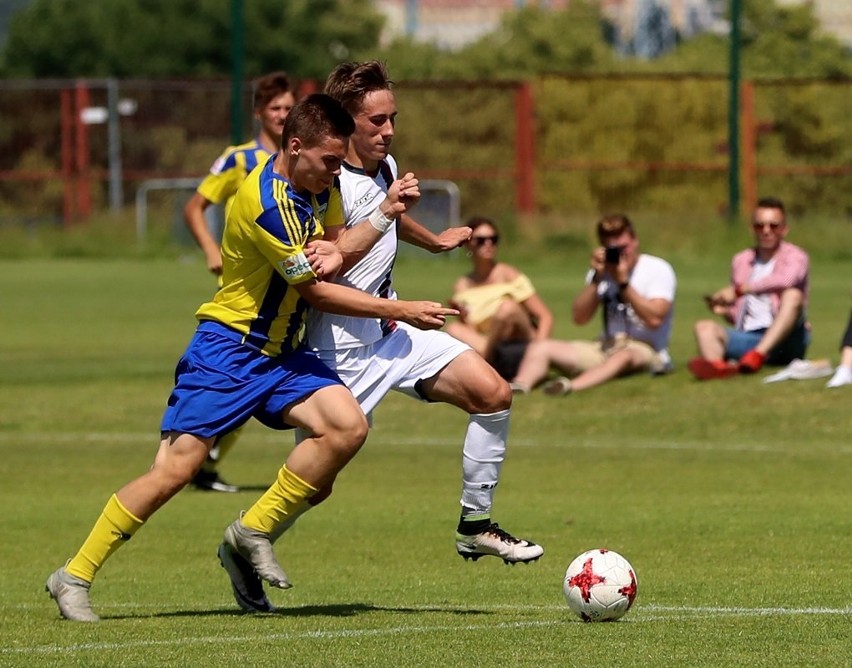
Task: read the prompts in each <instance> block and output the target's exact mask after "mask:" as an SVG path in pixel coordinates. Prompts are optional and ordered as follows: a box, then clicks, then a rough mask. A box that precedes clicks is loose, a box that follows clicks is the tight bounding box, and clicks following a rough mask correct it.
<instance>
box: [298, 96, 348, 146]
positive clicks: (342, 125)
mask: <svg viewBox="0 0 852 668" xmlns="http://www.w3.org/2000/svg"><path fill="white" fill-rule="evenodd" d="M353 132H355V121H354V120H352V116H350V115H349V112H347V111H346V110H345V109H344V108H343V107H342V106H341V104H340V102H338V101H337V100H335V99H334V98H332V97H329V96H328V95H324V94H323V93H313V94H311V95H308V96H307V97H306V98H304V99H303V100H300V101H299V102H297V103H296V105H295V106H294V107H293V109H291V110H290V113H289V114H287V120H285V121H284V132H283V133H282V142H283V144H286V143H287V141H288V140H289V139H292V138H293V137H298V138H299V139H301V140H302V142H303V143H304V144H305V146H307V147H313V146H318V145H319V144H321V143H322V142H323V140H324V139H325V138H326V137H347V138H348V137H349V136H350V135H351V134H352V133H353Z"/></svg>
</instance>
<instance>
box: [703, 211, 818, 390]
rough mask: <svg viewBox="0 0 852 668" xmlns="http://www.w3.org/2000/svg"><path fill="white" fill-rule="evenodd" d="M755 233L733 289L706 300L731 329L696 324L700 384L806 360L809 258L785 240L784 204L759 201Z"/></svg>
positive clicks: (737, 259) (737, 266)
mask: <svg viewBox="0 0 852 668" xmlns="http://www.w3.org/2000/svg"><path fill="white" fill-rule="evenodd" d="M752 229H753V230H754V240H755V244H754V246H753V247H752V248H748V249H746V250H743V251H741V252H739V253H737V254H736V255H735V256H734V259H733V261H732V262H731V282H730V284H729V285H727V286H725V287H724V288H722V289H720V290H717V291H716V292H714V293H713V294H712V295H707V296H706V297H705V298H704V299H705V301H706V302H707V307H708V308H709V309H710V310H711V311H712V312H713V313H714V314H716V315H718V316H721V317H723V318H724V319H725V320H727V322H728V326H724V325H722V324H721V323H719V322H718V321H716V320H699V321H698V322H696V323H695V340H696V342H697V344H698V352H699V353H700V356H699V357H695V358H693V359H692V360H690V362H689V370H690V371H692V373H693V375H694V376H695V377H696V378H698V379H699V380H710V379H713V378H728V377H730V376H734V375H737V374H739V373H755V372H756V371H759V370H760V369H761V368H762V367H763V365H764V364H772V365H780V366H783V365H786V364H789V363H790V362H792V361H793V360H794V359H803V358H804V356H805V351H806V349H807V347H808V343H809V342H810V331H809V330H810V327H809V325H808V323H807V320H806V317H805V309H806V307H807V301H808V255H807V253H806V252H805V251H804V250H802V249H801V248H799V247H798V246H795V245H794V244H791V243H789V242H787V241H785V240H784V239H785V237H786V236H787V232H788V227H787V220H786V215H785V211H784V204H783V203H782V202H781V200H778V199H775V198H772V197H766V198H763V199H761V200H759V201H758V202H757V206H756V207H755V210H754V215H753V216H752Z"/></svg>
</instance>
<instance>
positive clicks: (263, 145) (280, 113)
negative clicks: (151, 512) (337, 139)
mask: <svg viewBox="0 0 852 668" xmlns="http://www.w3.org/2000/svg"><path fill="white" fill-rule="evenodd" d="M295 101H296V99H295V97H294V95H293V86H292V82H291V81H290V78H289V77H288V76H287V74H286V73H285V72H271V73H269V74H267V75H265V76H263V77H260V78H259V79H257V80H256V81H255V82H254V116H255V119H256V120H257V122H258V125H259V128H260V129H259V131H258V134H257V137H255V138H254V139H253V140H251V141H250V142H246V143H245V144H240V145H239V146H229V147H228V148H226V149H225V151H224V152H223V153H222V155H220V156H219V157H218V158H217V159H216V162H214V163H213V166H212V167H211V168H210V173H209V174H208V175H207V176H206V177H205V178H204V180H203V181H202V182H201V184H200V185H199V186H198V189H197V190H196V192H195V193H194V194H193V196H192V197H191V198H190V200H189V202H187V203H186V207H184V211H183V215H184V219H185V221H186V225H187V227H188V228H189V231H190V232H191V233H192V236H193V237H194V238H195V241H196V242H197V243H198V245H199V246H200V247H201V250H202V251H204V256H205V258H206V261H207V268H208V269H209V270H210V271H211V272H213V273H214V274H216V275H217V276H218V277H219V281H220V284H221V280H222V278H221V275H222V253H221V249H220V248H219V243H218V241H217V240H216V239H215V238H214V237H213V235H212V234H211V233H210V229H209V228H208V226H207V220H206V219H205V217H204V212H205V211H206V210H207V208H208V207H209V206H210V205H211V204H223V203H224V204H225V212H226V214H227V211H228V209H229V208H230V205H231V203H232V202H233V200H234V195H236V193H237V189H238V188H239V187H240V185H241V184H242V182H243V181H245V179H246V176H248V174H249V172H251V171H252V170H253V169H254V168H255V167H257V165H259V164H261V163H263V162H265V161H266V159H267V158H268V157H269V156H270V155H272V154H273V153H275V151H277V150H278V148H279V146H281V132H282V130H283V129H284V121H285V120H286V118H287V114H288V113H290V109H292V108H293V105H294V104H295ZM239 434H240V430H239V429H237V430H235V431H232V432H231V433H230V434H225V435H223V436H222V437H221V438H220V439H219V440H218V441H217V442H216V444H215V445H214V447H213V448H212V449H211V450H210V454H209V455H208V456H207V459H206V460H205V462H204V464H203V465H202V466H201V468H200V469H198V473H196V474H195V477H194V478H193V479H192V484H193V486H194V487H196V488H198V489H201V490H209V491H214V492H238V491H239V487H237V486H236V485H230V484H228V483H227V482H225V481H224V480H223V479H222V478H221V476H220V475H219V471H218V466H219V463H220V462H221V461H222V459H224V457H225V456H226V455H227V454H228V452H229V451H230V450H231V448H233V447H234V444H235V443H236V442H237V439H238V438H239Z"/></svg>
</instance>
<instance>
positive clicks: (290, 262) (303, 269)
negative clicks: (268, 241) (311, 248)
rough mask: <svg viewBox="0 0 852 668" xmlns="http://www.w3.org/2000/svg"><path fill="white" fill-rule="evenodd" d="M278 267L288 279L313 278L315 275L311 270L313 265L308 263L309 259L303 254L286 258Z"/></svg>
mask: <svg viewBox="0 0 852 668" xmlns="http://www.w3.org/2000/svg"><path fill="white" fill-rule="evenodd" d="M278 267H279V269H281V273H282V274H284V276H286V277H287V278H302V277H304V276H313V273H314V272H313V270H312V269H311V263H310V262H308V258H306V257H305V254H304V253H302V252H299V253H297V254H296V255H291V256H289V257H287V258H284V259H283V260H281V261H280V262H279V263H278Z"/></svg>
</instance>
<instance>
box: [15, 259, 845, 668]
mask: <svg viewBox="0 0 852 668" xmlns="http://www.w3.org/2000/svg"><path fill="white" fill-rule="evenodd" d="M522 259H523V265H522V266H524V268H525V269H526V270H527V271H528V273H529V275H530V276H531V277H532V279H533V281H534V283H535V284H536V285H537V286H538V288H539V290H540V292H541V293H542V294H543V295H544V297H545V299H546V300H547V301H548V303H549V304H550V305H551V306H552V308H553V310H554V311H555V313H556V315H557V319H558V327H557V333H558V334H559V335H560V336H579V335H581V336H584V337H589V336H591V335H592V333H593V331H592V328H589V329H579V328H576V327H574V326H573V325H571V324H570V322H569V311H570V300H571V297H572V295H573V293H574V291H575V290H576V289H577V288H578V287H579V285H580V281H581V280H582V274H583V270H584V265H585V259H584V257H583V256H582V255H577V256H569V258H568V260H567V261H566V260H565V259H564V258H563V259H560V260H558V259H556V258H550V259H538V260H535V259H533V258H532V256H531V255H524V256H523V257H522ZM727 260H728V258H727V256H724V257H723V256H722V255H714V256H712V257H706V256H702V255H701V253H694V254H690V255H684V256H682V257H675V258H674V261H673V264H674V265H675V268H676V270H677V272H678V277H679V290H678V299H677V307H676V308H677V311H676V327H675V333H674V341H673V352H674V357H675V361H676V363H678V365H679V369H678V371H677V372H676V373H675V374H673V375H672V376H670V377H667V378H661V379H650V378H646V377H634V378H629V379H625V380H621V381H617V382H614V383H612V384H610V385H608V386H606V387H604V388H600V389H599V390H597V391H590V392H588V393H583V394H578V395H575V396H571V397H567V398H560V399H554V398H550V397H546V396H543V395H541V394H540V393H534V394H532V395H530V396H525V397H520V398H518V399H517V400H516V402H515V407H514V411H513V423H512V435H511V441H510V445H509V454H508V459H507V462H506V465H505V468H504V471H503V473H504V474H503V478H502V481H501V485H500V488H499V490H498V493H497V497H496V507H495V519H496V520H498V521H499V522H500V523H501V524H502V525H504V526H505V527H506V528H507V529H509V530H510V531H512V532H514V533H518V534H520V535H523V536H525V537H529V538H531V539H533V540H536V541H537V542H540V543H541V544H542V545H544V547H545V550H546V551H545V555H544V557H543V558H542V559H541V560H540V561H539V562H538V563H535V564H531V565H527V566H524V565H519V566H515V567H509V566H505V565H504V564H503V563H502V562H499V561H497V560H494V559H492V560H488V559H483V560H480V561H479V562H477V563H473V562H465V561H463V560H462V559H460V558H459V557H458V556H457V555H456V554H455V549H454V544H453V536H454V530H455V523H456V520H457V513H458V505H457V503H458V502H457V499H458V495H459V490H460V475H459V473H460V444H461V438H462V434H463V431H464V428H465V423H466V416H464V415H462V414H459V412H458V411H455V410H453V409H451V408H448V407H445V406H425V405H417V404H415V403H414V402H412V401H410V400H407V399H405V398H402V397H399V396H390V397H389V398H388V399H387V400H386V401H385V403H384V404H383V405H382V406H381V407H380V408H379V410H378V411H377V412H376V416H375V428H374V430H373V432H372V434H371V437H370V439H369V441H368V443H367V445H366V446H365V448H364V449H363V450H362V453H361V454H360V455H359V456H358V457H357V458H356V460H355V461H354V462H353V463H352V464H351V465H350V466H349V467H348V468H347V470H346V471H345V472H344V473H343V474H342V476H341V477H340V479H339V481H338V484H337V486H336V491H335V494H334V496H333V497H332V499H331V500H330V501H329V502H328V503H327V504H325V505H324V506H321V507H320V508H318V509H317V510H315V511H313V512H312V513H311V514H310V515H308V516H307V517H306V518H304V519H303V521H301V522H300V523H299V524H298V525H297V526H296V528H295V529H294V530H293V531H292V532H291V533H290V534H288V536H287V537H286V538H285V539H284V540H283V541H282V542H281V543H279V555H280V557H281V561H282V563H283V564H284V566H285V568H286V569H287V571H288V573H289V574H290V576H291V578H292V580H293V582H294V583H295V587H294V588H293V589H292V590H290V591H288V592H279V591H276V592H272V593H271V597H272V598H273V600H274V602H275V603H276V604H277V605H279V606H280V611H279V612H277V613H275V614H269V615H256V616H249V615H242V614H240V613H239V612H238V611H237V609H236V607H235V604H234V602H233V600H232V598H231V595H230V589H229V586H228V582H227V578H226V576H225V574H224V572H223V571H222V569H221V568H220V567H219V565H218V562H217V560H216V557H215V551H216V547H217V545H218V543H219V540H220V537H221V533H222V530H223V529H224V527H225V526H226V525H227V524H228V523H229V522H231V521H232V520H233V519H234V518H235V517H236V516H237V513H238V512H239V510H240V509H243V508H246V507H248V506H249V505H250V504H251V503H252V502H253V500H254V499H255V498H256V496H257V495H258V491H259V489H260V488H261V487H265V485H266V484H267V483H269V482H271V480H272V477H273V475H274V474H275V472H276V470H277V469H278V467H279V465H280V463H281V462H282V461H283V458H284V457H285V454H286V453H287V452H288V451H289V448H290V446H291V437H290V435H289V434H286V433H284V434H279V433H275V432H272V431H270V430H266V429H265V428H263V427H262V426H260V425H257V424H252V425H250V426H249V427H248V428H247V430H246V435H245V437H244V438H243V440H242V442H241V443H240V444H239V445H238V446H237V448H236V449H235V450H234V452H233V453H232V454H231V456H230V458H229V459H228V460H227V461H226V462H225V463H224V465H223V468H222V471H223V475H224V476H225V477H226V478H227V479H228V480H230V481H233V482H235V483H238V484H242V485H246V486H249V487H252V488H253V489H249V490H248V491H245V492H242V493H240V494H236V495H227V494H205V493H202V492H197V491H194V490H185V491H183V492H181V493H180V494H179V495H178V496H177V497H176V498H175V499H174V500H173V501H172V502H171V503H170V504H168V505H167V506H166V507H165V508H164V509H163V510H162V511H161V512H160V513H158V514H157V515H156V516H155V517H154V518H153V519H152V520H151V521H150V522H149V525H148V526H146V527H145V528H144V529H143V530H142V531H141V532H140V533H139V534H138V535H137V537H136V538H134V540H133V541H132V542H131V543H130V544H129V545H127V546H126V547H125V548H123V549H122V550H121V551H120V552H119V553H118V554H117V555H116V556H114V557H113V559H112V560H110V562H109V563H108V564H107V565H106V567H105V568H104V569H103V571H102V572H101V574H100V576H99V579H98V581H97V583H96V585H95V587H94V588H93V590H92V599H93V603H94V606H95V609H96V611H97V612H99V614H101V616H102V617H103V622H102V623H101V624H97V625H78V624H71V623H68V622H64V621H62V620H60V618H59V616H58V613H57V610H56V607H55V605H54V603H53V602H52V601H50V600H49V598H48V596H47V594H45V592H44V591H43V585H44V580H45V578H46V577H47V575H48V574H49V573H50V572H51V571H52V570H54V569H55V568H57V567H58V566H59V565H61V564H62V563H63V562H64V560H65V559H67V558H68V557H70V556H71V555H72V554H73V552H74V551H75V550H76V548H77V547H78V546H79V544H80V542H81V541H82V540H83V539H84V537H85V535H86V533H87V532H88V530H89V528H90V526H91V524H92V522H93V521H94V519H95V518H96V516H97V514H98V513H99V512H100V510H101V508H102V507H103V504H104V503H105V501H106V500H107V498H108V497H109V495H110V494H111V493H112V492H113V491H114V490H115V489H117V488H118V487H119V486H120V485H121V484H123V483H124V482H126V481H127V480H129V479H130V478H131V477H135V476H136V475H138V474H140V473H141V472H142V471H144V470H145V468H146V467H147V466H148V465H149V464H150V461H151V458H152V456H153V453H154V450H155V447H156V444H157V441H158V436H157V427H158V424H159V419H160V414H161V410H162V407H163V405H164V402H165V399H166V397H167V394H168V392H169V390H170V388H171V384H172V371H173V365H174V362H175V361H176V359H177V357H178V356H179V354H180V353H181V351H182V349H183V347H184V345H185V344H186V342H187V340H188V339H189V337H190V335H191V332H192V329H193V326H194V320H193V317H192V314H193V311H194V309H195V307H196V306H197V305H198V303H200V302H201V301H203V300H204V299H206V298H207V297H209V295H210V294H211V292H212V289H213V282H212V280H211V279H210V278H209V277H208V276H206V275H205V272H204V269H203V265H202V264H201V262H200V260H199V258H198V257H197V256H195V255H193V257H192V258H191V259H190V260H184V261H175V260H150V261H138V260H99V261H94V260H70V259H68V260H57V259H40V260H23V261H5V262H0V286H2V289H0V312H1V313H2V325H0V368H2V370H3V373H2V377H0V396H2V400H1V401H0V446H1V448H2V449H0V452H2V456H0V480H2V485H0V501H2V503H3V507H4V508H5V509H6V511H5V512H4V514H3V519H2V527H3V532H2V538H3V539H2V541H0V563H2V564H3V587H2V588H1V589H0V603H2V612H0V635H1V636H2V644H0V666H22V667H24V666H25V667H27V668H31V667H37V666H59V665H61V666H87V667H95V666H103V667H107V666H110V667H114V666H167V665H168V666H174V665H183V666H205V667H213V666H234V665H239V666H242V667H246V668H248V667H251V666H275V665H292V666H299V667H307V666H471V665H481V666H581V665H582V666H594V665H600V666H713V667H718V666H743V665H750V666H802V665H809V666H810V665H817V666H848V665H852V642H850V637H852V636H850V628H852V626H850V623H852V607H850V600H851V599H852V578H850V570H849V563H850V554H852V531H850V514H849V509H850V507H852V487H850V484H849V481H850V464H852V440H850V433H852V412H850V399H852V392H850V391H846V389H841V390H834V391H829V390H826V389H825V388H824V383H825V381H824V380H814V381H790V382H785V383H777V384H772V385H766V384H763V383H761V382H760V377H762V376H764V375H766V373H769V372H766V373H762V374H760V376H758V377H741V378H734V379H731V380H726V381H719V382H715V383H697V382H695V381H693V380H692V379H691V377H690V376H689V374H688V372H686V371H685V369H684V365H685V362H686V360H687V359H688V357H689V356H690V355H691V354H692V353H693V342H692V336H691V324H692V322H693V321H694V320H695V319H696V318H698V317H700V316H702V315H703V311H702V309H703V306H702V304H701V300H700V295H701V294H702V293H703V292H706V291H707V290H708V289H712V288H714V287H717V285H718V284H720V283H721V282H722V281H724V279H725V276H726V273H727V270H726V266H727ZM465 267H466V264H465V262H464V259H463V258H461V257H456V258H450V259H426V260H420V259H406V258H403V259H402V260H401V261H400V263H399V265H398V268H397V277H398V280H397V282H398V287H399V289H400V291H401V293H402V294H403V296H409V297H433V298H441V299H444V298H446V297H447V296H448V295H449V290H450V286H451V285H452V282H453V279H454V278H455V276H456V275H458V274H459V273H461V272H462V271H464V270H465ZM849 276H850V274H849V263H848V259H847V260H838V261H831V260H821V261H820V262H819V263H817V262H815V263H814V267H813V281H812V302H811V320H812V322H813V323H814V340H813V344H812V348H811V351H810V357H813V358H816V357H829V358H831V359H832V361H833V362H836V361H837V350H836V346H837V342H838V339H839V337H840V335H841V333H842V329H843V327H844V326H845V323H846V319H847V317H848V313H849V303H850V300H849V291H848V288H849ZM601 546H606V547H609V548H611V549H614V550H617V551H619V552H621V553H622V554H624V555H625V556H626V557H627V558H628V559H629V560H630V561H631V562H632V564H633V566H634V567H635V568H636V570H637V573H638V577H639V596H638V599H637V603H636V605H635V607H634V608H633V610H632V611H631V612H630V613H629V614H628V615H627V617H625V618H624V619H623V620H621V621H620V622H617V623H613V624H592V625H587V624H582V623H580V622H579V621H575V620H574V619H573V618H572V616H571V615H570V613H569V611H568V609H567V607H566V605H565V603H564V600H563V598H562V590H561V581H562V576H563V573H564V570H565V568H566V566H567V565H568V563H569V561H571V559H572V558H573V557H574V556H576V555H577V554H579V553H580V552H582V551H584V550H586V549H589V548H593V547H601Z"/></svg>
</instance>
